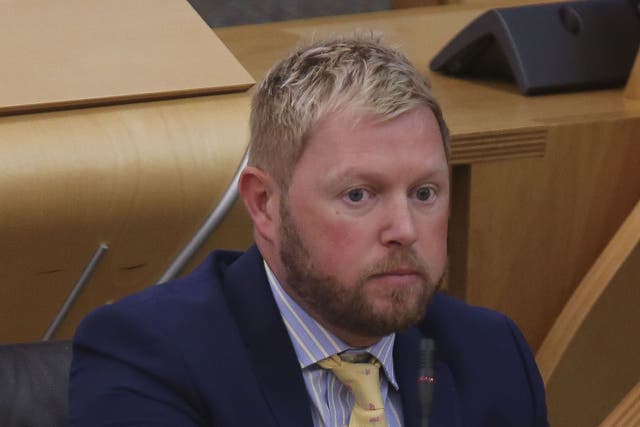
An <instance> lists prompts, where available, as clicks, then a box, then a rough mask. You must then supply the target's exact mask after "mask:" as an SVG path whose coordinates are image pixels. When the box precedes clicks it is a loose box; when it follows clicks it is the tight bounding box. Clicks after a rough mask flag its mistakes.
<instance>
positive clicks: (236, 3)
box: [189, 0, 391, 27]
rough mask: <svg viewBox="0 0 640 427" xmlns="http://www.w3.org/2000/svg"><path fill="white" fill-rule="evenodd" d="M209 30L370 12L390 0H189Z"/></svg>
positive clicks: (383, 6)
mask: <svg viewBox="0 0 640 427" xmlns="http://www.w3.org/2000/svg"><path fill="white" fill-rule="evenodd" d="M189 3H191V6H193V8H194V9H195V10H196V12H198V14H200V16H201V17H202V19H204V20H205V22H206V23H207V24H209V26H210V27H224V26H228V25H244V24H258V23H262V22H271V21H285V20H289V19H302V18H312V17H315V16H328V15H344V14H349V13H362V12H373V11H378V10H385V9H389V8H391V0H350V1H344V0H316V1H308V0H189Z"/></svg>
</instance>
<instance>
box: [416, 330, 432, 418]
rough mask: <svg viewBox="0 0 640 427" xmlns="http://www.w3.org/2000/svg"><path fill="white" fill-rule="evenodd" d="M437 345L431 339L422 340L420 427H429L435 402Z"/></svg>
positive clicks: (419, 390) (419, 385) (419, 388)
mask: <svg viewBox="0 0 640 427" xmlns="http://www.w3.org/2000/svg"><path fill="white" fill-rule="evenodd" d="M435 352H436V343H435V341H434V340H432V339H430V338H422V339H421V340H420V369H419V371H418V397H419V398H420V409H421V411H420V412H421V415H420V420H421V421H420V426H421V427H429V413H430V412H431V403H432V402H433V392H434V389H435V384H436V378H435V376H434V375H435V374H434V364H435Z"/></svg>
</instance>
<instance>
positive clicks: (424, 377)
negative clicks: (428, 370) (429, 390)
mask: <svg viewBox="0 0 640 427" xmlns="http://www.w3.org/2000/svg"><path fill="white" fill-rule="evenodd" d="M418 383H429V384H435V383H436V378H435V377H430V376H427V375H420V376H419V377H418Z"/></svg>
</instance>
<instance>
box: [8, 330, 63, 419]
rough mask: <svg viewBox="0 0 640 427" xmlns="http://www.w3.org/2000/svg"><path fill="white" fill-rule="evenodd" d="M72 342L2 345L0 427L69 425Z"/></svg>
mask: <svg viewBox="0 0 640 427" xmlns="http://www.w3.org/2000/svg"><path fill="white" fill-rule="evenodd" d="M70 365H71V342H70V341H51V342H39V343H28V344H9V345H0V426H2V427H62V426H66V425H68V415H67V411H68V402H67V389H68V385H69V367H70Z"/></svg>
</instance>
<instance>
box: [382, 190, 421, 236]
mask: <svg viewBox="0 0 640 427" xmlns="http://www.w3.org/2000/svg"><path fill="white" fill-rule="evenodd" d="M385 210H386V212H385V215H384V225H383V227H382V229H381V232H380V239H381V241H382V244H383V245H385V246H411V245H412V244H413V243H414V242H415V241H416V239H417V238H418V232H417V229H416V224H415V217H414V213H412V212H411V207H410V206H409V200H408V199H407V198H406V197H404V198H402V200H395V201H393V202H392V203H389V205H388V206H386V207H385Z"/></svg>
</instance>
